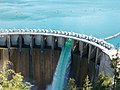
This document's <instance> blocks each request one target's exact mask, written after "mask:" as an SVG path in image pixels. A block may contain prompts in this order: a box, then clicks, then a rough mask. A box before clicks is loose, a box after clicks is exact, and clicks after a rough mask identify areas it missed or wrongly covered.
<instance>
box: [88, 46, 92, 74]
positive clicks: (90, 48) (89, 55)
mask: <svg viewBox="0 0 120 90" xmlns="http://www.w3.org/2000/svg"><path fill="white" fill-rule="evenodd" d="M91 50H92V46H91V45H90V44H89V52H88V74H89V72H90V58H91Z"/></svg>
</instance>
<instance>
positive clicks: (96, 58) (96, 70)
mask: <svg viewBox="0 0 120 90" xmlns="http://www.w3.org/2000/svg"><path fill="white" fill-rule="evenodd" d="M98 55H99V48H97V50H96V57H95V77H96V76H97V72H98V68H97V61H98Z"/></svg>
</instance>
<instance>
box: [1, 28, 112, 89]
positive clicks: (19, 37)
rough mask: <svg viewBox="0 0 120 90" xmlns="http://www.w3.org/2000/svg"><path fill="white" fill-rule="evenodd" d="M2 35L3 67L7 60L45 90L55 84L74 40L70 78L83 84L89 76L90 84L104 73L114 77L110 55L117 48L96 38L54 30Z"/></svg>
mask: <svg viewBox="0 0 120 90" xmlns="http://www.w3.org/2000/svg"><path fill="white" fill-rule="evenodd" d="M7 31H8V32H5V31H4V32H1V33H0V48H1V49H0V63H1V65H2V64H3V62H5V61H6V60H10V61H11V62H12V63H13V66H11V67H12V68H13V69H14V70H15V71H16V72H21V73H22V75H23V76H24V77H25V80H26V81H30V82H31V83H33V84H35V85H36V86H37V87H38V90H45V89H46V87H47V86H48V85H49V84H51V83H52V80H53V76H54V73H55V69H56V67H57V64H58V60H59V57H60V54H61V50H62V47H63V46H64V44H65V42H66V41H67V40H68V39H72V40H73V45H72V52H71V65H70V66H71V68H70V73H69V77H72V78H75V80H76V84H77V85H78V86H82V83H83V81H84V79H85V77H86V75H87V74H88V75H89V76H90V80H91V82H92V81H94V79H95V77H97V75H98V74H99V73H100V72H101V71H104V72H105V73H110V74H112V70H111V68H110V66H109V63H110V57H109V55H108V52H109V51H111V50H112V49H113V48H114V47H113V46H112V45H110V44H109V43H107V42H105V41H103V40H100V39H97V38H95V37H91V36H87V35H84V34H77V33H71V32H64V31H55V30H51V31H50V30H36V29H34V30H29V31H25V30H24V29H22V30H20V32H19V31H17V30H15V31H14V30H11V29H10V30H7Z"/></svg>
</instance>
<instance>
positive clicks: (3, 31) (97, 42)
mask: <svg viewBox="0 0 120 90" xmlns="http://www.w3.org/2000/svg"><path fill="white" fill-rule="evenodd" d="M5 35H48V36H49V35H50V36H58V37H65V38H71V39H75V40H80V41H83V42H86V43H90V44H92V45H94V46H97V47H99V48H100V49H107V50H111V49H114V46H113V45H112V44H110V43H107V42H106V41H104V40H102V39H98V38H95V37H91V36H88V35H85V34H78V33H74V32H66V31H59V30H51V29H50V30H47V29H1V30H0V37H4V36H5Z"/></svg>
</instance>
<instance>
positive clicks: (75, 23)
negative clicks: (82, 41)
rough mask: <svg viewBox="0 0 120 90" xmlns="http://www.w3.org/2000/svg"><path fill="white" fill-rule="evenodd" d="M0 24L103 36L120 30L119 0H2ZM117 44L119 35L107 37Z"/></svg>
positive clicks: (119, 40)
mask: <svg viewBox="0 0 120 90" xmlns="http://www.w3.org/2000/svg"><path fill="white" fill-rule="evenodd" d="M0 28H45V29H57V30H65V31H74V32H78V33H84V34H87V35H92V36H95V37H97V38H104V37H107V36H110V35H113V34H115V33H117V32H120V1H119V0H0ZM108 42H110V43H112V44H114V45H116V44H117V43H120V36H119V37H117V38H115V39H111V40H108Z"/></svg>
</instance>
